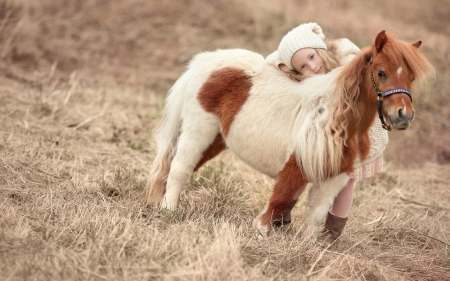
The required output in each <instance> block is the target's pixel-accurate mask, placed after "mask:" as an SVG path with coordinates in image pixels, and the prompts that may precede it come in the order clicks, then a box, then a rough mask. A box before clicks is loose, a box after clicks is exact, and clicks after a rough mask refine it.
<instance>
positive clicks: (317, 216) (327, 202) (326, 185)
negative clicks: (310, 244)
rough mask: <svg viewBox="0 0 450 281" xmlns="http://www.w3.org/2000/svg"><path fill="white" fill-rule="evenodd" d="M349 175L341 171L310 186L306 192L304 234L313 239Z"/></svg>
mask: <svg viewBox="0 0 450 281" xmlns="http://www.w3.org/2000/svg"><path fill="white" fill-rule="evenodd" d="M348 180H349V176H348V175H347V173H342V174H339V175H337V176H336V177H333V178H331V179H328V180H326V181H324V182H322V183H320V184H319V183H315V184H314V185H313V186H311V188H310V190H309V194H308V211H307V213H306V226H307V233H306V236H309V237H311V238H312V239H315V235H316V234H317V233H318V231H319V230H320V227H321V223H322V222H323V220H324V219H325V217H326V215H327V213H328V211H329V209H330V206H331V204H332V203H333V200H334V198H335V197H336V196H337V195H338V193H339V191H341V189H342V188H343V187H344V186H345V184H346V183H347V181H348Z"/></svg>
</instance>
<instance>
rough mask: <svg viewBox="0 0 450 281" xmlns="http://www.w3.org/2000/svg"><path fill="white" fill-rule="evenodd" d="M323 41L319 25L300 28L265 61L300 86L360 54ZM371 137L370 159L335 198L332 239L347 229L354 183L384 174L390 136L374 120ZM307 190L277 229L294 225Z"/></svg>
mask: <svg viewBox="0 0 450 281" xmlns="http://www.w3.org/2000/svg"><path fill="white" fill-rule="evenodd" d="M324 39H325V36H324V34H323V33H322V28H321V27H320V26H319V25H318V24H317V23H306V24H301V25H299V26H298V27H296V28H294V29H293V30H291V31H290V32H288V33H287V34H286V35H285V36H284V37H283V39H282V40H281V42H280V45H279V46H278V50H277V51H275V52H273V53H272V54H270V55H269V56H268V57H267V58H266V61H267V62H268V63H269V64H271V65H273V66H274V67H276V68H277V69H279V70H281V71H284V72H285V73H286V75H287V76H288V77H289V78H291V79H292V80H294V81H298V82H301V81H302V80H303V79H305V78H307V77H310V76H312V75H318V74H325V73H327V72H329V71H331V70H332V69H334V68H336V67H339V66H342V65H345V64H347V63H348V62H350V61H351V60H352V59H353V58H354V57H355V56H356V54H357V53H358V52H359V51H360V50H359V48H358V47H357V46H356V45H355V44H353V43H352V42H351V41H350V40H348V39H346V38H343V39H338V40H334V41H330V42H328V43H326V42H325V41H324ZM369 136H370V141H371V148H370V152H369V156H368V157H367V159H366V160H365V161H364V162H362V163H361V162H357V163H355V167H354V170H353V172H352V173H351V174H350V175H349V176H350V179H349V181H348V182H347V184H346V185H345V186H344V187H343V189H342V190H341V191H340V193H339V194H338V195H337V196H336V198H335V199H334V202H333V205H332V207H331V210H330V211H329V212H328V216H327V218H326V221H325V228H324V233H326V234H327V235H329V236H330V237H331V238H332V239H337V238H338V237H339V236H340V235H341V233H342V230H343V229H344V227H345V224H346V222H347V217H348V214H349V212H350V208H351V206H352V202H353V188H354V185H355V182H356V181H357V180H359V179H361V178H366V177H371V176H372V175H374V174H375V173H379V172H382V171H383V151H384V148H385V147H386V145H387V143H388V135H387V131H386V130H384V129H383V128H382V126H381V122H380V120H379V119H378V118H376V119H375V120H374V123H373V124H372V126H371V128H370V131H369ZM305 187H306V186H304V187H303V188H301V190H300V191H299V192H298V193H297V194H296V195H295V196H294V198H292V201H291V203H290V204H289V206H288V207H287V208H286V209H285V210H284V211H283V212H282V213H281V214H280V215H278V216H277V217H276V218H275V220H274V224H275V225H283V224H288V223H290V222H291V210H292V208H293V207H294V206H295V203H296V202H297V199H298V197H299V196H300V195H301V193H302V192H303V190H304V189H305Z"/></svg>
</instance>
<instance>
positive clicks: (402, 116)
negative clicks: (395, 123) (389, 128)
mask: <svg viewBox="0 0 450 281" xmlns="http://www.w3.org/2000/svg"><path fill="white" fill-rule="evenodd" d="M397 115H398V118H399V119H400V120H403V119H405V113H404V111H403V109H402V108H400V109H399V110H398V112H397Z"/></svg>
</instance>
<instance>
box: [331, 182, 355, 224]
mask: <svg viewBox="0 0 450 281" xmlns="http://www.w3.org/2000/svg"><path fill="white" fill-rule="evenodd" d="M354 186H355V180H354V179H349V180H348V182H347V184H346V185H345V186H344V188H342V190H341V191H340V192H339V194H338V195H337V196H336V198H335V199H334V202H333V206H332V207H331V213H332V214H333V215H335V216H338V217H341V218H346V217H347V216H348V214H349V213H350V209H351V208H352V204H353V189H354Z"/></svg>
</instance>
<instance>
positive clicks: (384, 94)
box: [370, 58, 412, 131]
mask: <svg viewBox="0 0 450 281" xmlns="http://www.w3.org/2000/svg"><path fill="white" fill-rule="evenodd" d="M370 64H372V58H371V59H370ZM370 78H371V79H372V85H373V88H374V89H375V91H376V92H377V109H378V118H380V121H381V125H382V126H383V129H385V130H387V131H390V130H391V126H389V125H387V124H386V121H385V120H384V116H383V112H382V111H381V109H382V107H383V98H384V97H388V96H391V95H394V94H407V95H408V96H409V98H410V99H411V102H412V95H411V92H410V91H408V90H407V89H404V88H397V89H393V90H389V91H386V92H381V91H380V89H378V87H377V84H376V83H375V79H373V71H372V70H371V71H370Z"/></svg>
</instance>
